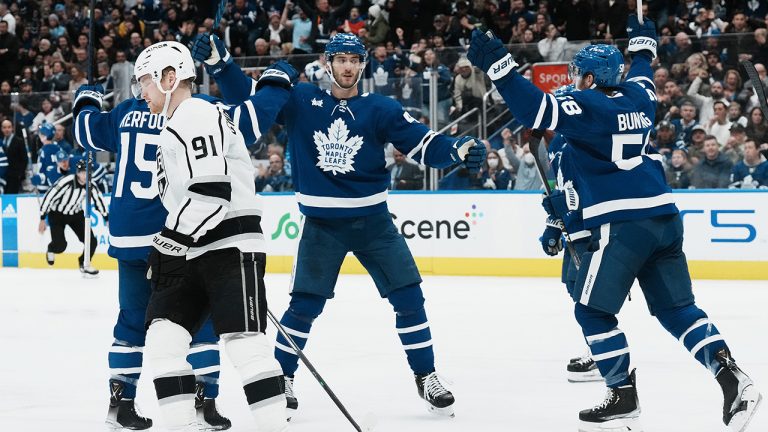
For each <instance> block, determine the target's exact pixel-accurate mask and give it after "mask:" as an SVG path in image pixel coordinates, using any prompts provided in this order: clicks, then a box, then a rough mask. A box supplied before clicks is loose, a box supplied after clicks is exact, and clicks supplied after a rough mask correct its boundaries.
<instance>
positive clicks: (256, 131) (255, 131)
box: [245, 99, 261, 139]
mask: <svg viewBox="0 0 768 432" xmlns="http://www.w3.org/2000/svg"><path fill="white" fill-rule="evenodd" d="M245 107H246V108H247V109H248V116H249V117H250V118H251V125H252V126H253V136H254V138H256V139H259V138H261V131H260V130H259V119H258V118H256V108H254V106H253V101H252V100H250V99H249V100H247V101H245Z"/></svg>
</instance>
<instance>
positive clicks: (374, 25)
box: [364, 4, 389, 45]
mask: <svg viewBox="0 0 768 432" xmlns="http://www.w3.org/2000/svg"><path fill="white" fill-rule="evenodd" d="M368 19H369V20H370V21H369V24H368V26H367V30H368V31H367V36H366V38H365V40H364V42H365V44H366V45H378V44H383V43H384V41H386V39H387V34H388V33H389V20H388V13H387V12H386V11H384V10H382V8H381V6H379V5H377V4H374V5H373V6H371V7H370V8H368Z"/></svg>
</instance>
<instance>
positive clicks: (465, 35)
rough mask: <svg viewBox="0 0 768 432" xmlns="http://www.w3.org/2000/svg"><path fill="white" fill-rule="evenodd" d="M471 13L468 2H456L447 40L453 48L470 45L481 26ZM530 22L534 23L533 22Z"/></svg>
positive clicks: (461, 0)
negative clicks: (476, 30)
mask: <svg viewBox="0 0 768 432" xmlns="http://www.w3.org/2000/svg"><path fill="white" fill-rule="evenodd" d="M470 12H471V11H470V10H469V5H468V4H467V2H466V1H463V0H459V1H457V2H456V12H455V13H454V14H453V16H451V20H450V21H449V22H448V32H449V35H448V36H447V37H446V38H445V40H446V43H448V44H450V45H451V46H467V45H469V39H470V37H471V35H472V30H474V29H475V26H476V25H478V24H480V20H479V19H477V18H476V17H475V16H474V15H472V14H471V13H470ZM534 19H535V17H534ZM530 22H531V23H532V22H533V21H530Z"/></svg>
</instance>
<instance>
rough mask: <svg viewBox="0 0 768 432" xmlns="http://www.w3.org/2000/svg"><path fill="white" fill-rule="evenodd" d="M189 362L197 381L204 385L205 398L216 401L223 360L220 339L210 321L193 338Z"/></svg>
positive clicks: (188, 356) (188, 357)
mask: <svg viewBox="0 0 768 432" xmlns="http://www.w3.org/2000/svg"><path fill="white" fill-rule="evenodd" d="M187 361H188V362H189V364H190V365H192V369H193V370H194V371H195V380H196V381H197V382H200V383H202V384H203V397H205V398H206V399H216V398H217V397H218V396H219V373H220V372H221V358H220V355H219V338H218V336H216V332H215V331H214V330H213V323H212V322H211V320H210V319H209V320H207V321H206V322H205V324H203V326H202V327H201V328H200V330H198V331H197V332H196V333H195V334H194V336H192V344H191V345H190V347H189V354H188V355H187Z"/></svg>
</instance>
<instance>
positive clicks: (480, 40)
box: [467, 29, 518, 86]
mask: <svg viewBox="0 0 768 432" xmlns="http://www.w3.org/2000/svg"><path fill="white" fill-rule="evenodd" d="M467 59H469V61H470V62H471V63H472V64H473V65H475V66H477V67H479V68H480V69H481V70H482V71H484V72H485V73H486V74H488V77H489V78H491V79H492V80H493V81H495V82H496V85H497V86H499V85H501V84H503V83H504V82H505V81H506V80H508V79H509V78H510V77H511V76H512V75H509V73H510V72H512V71H513V70H514V69H515V68H516V67H517V66H518V64H517V62H516V61H515V59H513V58H512V54H510V53H509V50H507V48H506V47H505V46H504V44H503V43H502V42H501V39H499V38H497V37H496V36H494V34H493V33H492V32H491V31H490V30H489V31H488V32H487V33H483V32H482V31H480V30H478V29H475V30H473V31H472V42H471V43H470V45H469V51H467Z"/></svg>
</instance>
